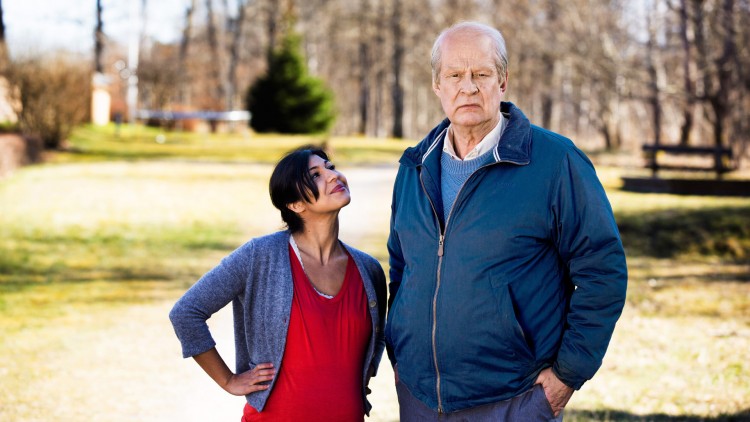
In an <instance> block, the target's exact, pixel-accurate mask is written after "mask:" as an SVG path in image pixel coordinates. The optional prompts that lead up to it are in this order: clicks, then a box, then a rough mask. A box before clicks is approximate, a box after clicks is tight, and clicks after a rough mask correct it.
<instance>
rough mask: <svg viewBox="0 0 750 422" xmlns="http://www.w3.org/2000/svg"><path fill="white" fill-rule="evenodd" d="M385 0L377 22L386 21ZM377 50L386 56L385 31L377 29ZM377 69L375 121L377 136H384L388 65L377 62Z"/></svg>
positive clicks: (379, 7)
mask: <svg viewBox="0 0 750 422" xmlns="http://www.w3.org/2000/svg"><path fill="white" fill-rule="evenodd" d="M385 19H386V12H385V0H380V4H379V5H378V19H377V22H385ZM375 50H376V53H375V54H376V55H377V56H378V57H384V56H385V35H384V33H383V31H381V30H377V31H375ZM376 66H377V69H376V71H375V104H374V106H373V107H374V110H375V113H374V114H375V115H374V119H373V120H374V122H373V126H374V127H375V136H378V137H380V136H382V135H383V134H385V130H384V125H383V107H384V105H383V90H384V89H385V69H386V66H385V64H384V63H382V61H377V62H376Z"/></svg>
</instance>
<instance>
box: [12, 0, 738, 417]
mask: <svg viewBox="0 0 750 422" xmlns="http://www.w3.org/2000/svg"><path fill="white" fill-rule="evenodd" d="M6 3H7V0H6ZM119 4H120V3H118V2H117V1H116V0H111V2H106V1H104V2H101V1H99V2H97V3H96V5H97V6H98V7H93V2H92V8H91V13H92V14H94V15H99V16H107V15H106V10H107V9H106V8H107V7H113V8H114V7H115V6H116V5H119ZM131 4H137V5H141V6H143V5H146V4H147V0H142V1H141V2H131ZM0 5H2V2H0ZM182 5H183V6H184V9H183V19H182V21H181V22H182V24H181V25H179V28H180V33H181V34H182V36H181V37H178V38H177V40H176V41H174V42H163V41H160V40H159V39H157V38H156V37H154V36H153V34H152V33H150V32H148V31H146V30H138V31H136V35H137V36H136V37H134V40H135V41H134V43H133V42H131V43H130V44H128V43H127V42H124V43H123V42H122V41H121V38H119V37H118V36H116V34H114V33H113V32H112V31H110V30H108V28H112V29H113V28H115V25H114V24H113V23H112V22H110V23H109V24H108V23H107V21H105V20H99V21H98V22H97V24H96V25H95V26H93V27H92V28H91V34H92V40H93V41H92V43H91V46H92V50H93V51H88V52H81V51H80V49H75V48H73V46H71V49H70V50H65V49H64V50H61V51H58V52H48V51H47V52H43V53H40V52H36V51H32V49H29V50H28V51H26V50H23V49H20V50H19V49H18V48H17V47H16V46H14V45H7V44H6V43H5V42H4V41H5V35H4V34H5V25H4V24H3V20H2V19H0V48H1V49H0V65H2V66H0V67H4V66H7V65H11V66H12V67H16V66H21V67H23V66H28V67H29V68H33V69H38V70H39V71H40V72H44V73H39V74H38V75H37V77H36V78H35V79H36V80H40V81H42V82H43V83H42V88H43V89H42V90H41V91H40V92H45V93H49V92H51V91H54V90H53V89H52V87H53V86H67V87H72V89H69V90H67V91H60V92H62V94H61V98H62V100H63V101H61V102H60V103H59V104H62V105H68V106H69V108H71V109H72V110H73V111H75V112H77V113H80V112H82V114H77V115H75V116H74V117H75V118H76V119H81V120H86V118H87V117H88V116H87V115H86V114H87V113H88V105H89V103H90V95H89V91H90V89H91V86H90V82H91V80H92V77H93V75H94V74H101V75H105V76H106V77H107V78H106V79H107V80H108V81H109V83H110V85H109V89H110V90H111V93H112V117H113V118H114V117H115V116H116V115H118V114H119V115H120V116H123V118H124V123H123V124H114V123H111V124H108V125H103V126H97V125H90V124H88V125H71V127H70V128H69V132H68V135H67V136H65V137H62V138H61V139H60V144H59V145H57V146H55V147H54V148H52V149H49V150H47V151H46V152H45V153H44V154H43V155H44V158H45V163H44V164H39V165H33V166H26V167H24V168H21V169H17V170H16V171H14V172H13V173H11V174H9V175H4V177H3V178H2V179H0V333H1V335H0V379H1V380H2V381H1V382H0V421H6V420H7V421H35V420H46V419H47V417H48V416H49V415H54V416H55V417H56V418H57V419H59V420H65V421H68V420H69V421H78V420H100V419H106V420H113V421H119V420H122V421H126V420H128V421H129V420H148V421H151V420H153V421H161V420H174V419H181V420H194V421H204V420H232V419H233V418H236V417H237V416H238V415H239V411H240V409H241V407H242V398H236V397H231V396H228V395H227V394H225V393H224V392H223V391H221V390H220V389H219V388H218V387H216V386H215V385H213V384H212V383H211V381H210V380H208V378H207V377H206V376H205V374H203V373H202V372H201V371H200V369H199V368H198V367H197V366H196V365H195V364H194V363H192V362H191V361H190V360H182V359H181V358H180V356H179V344H178V343H177V340H176V338H175V337H174V335H173V332H172V330H171V326H170V325H169V322H168V320H167V317H166V316H167V313H168V311H169V309H170V307H171V305H172V304H173V303H174V301H175V300H176V299H177V297H179V295H180V294H182V292H184V290H185V289H186V288H187V287H189V286H190V285H191V284H192V283H194V282H195V280H196V279H197V278H198V277H200V275H201V274H202V273H203V272H205V271H206V270H207V269H209V268H210V267H211V266H212V265H214V264H215V263H216V262H218V260H219V259H221V257H222V256H224V255H226V254H227V253H228V252H229V251H231V250H232V249H233V248H235V247H236V246H237V245H239V244H241V243H242V242H243V241H245V240H247V239H248V238H250V237H253V236H258V235H261V234H264V233H268V232H269V231H272V230H274V229H276V228H278V227H280V221H279V218H278V214H277V213H276V212H275V211H274V210H273V209H272V207H271V206H270V201H268V200H267V181H268V176H269V174H270V170H271V168H272V165H273V163H274V162H275V161H276V160H277V159H278V158H279V157H280V156H281V154H282V153H283V152H284V151H286V150H288V149H290V148H293V147H294V146H297V145H300V144H303V143H308V142H315V143H325V144H326V146H327V147H328V148H329V150H330V151H331V153H332V157H333V159H334V160H335V161H336V163H337V164H338V165H339V167H340V168H341V169H342V171H343V172H344V173H345V174H346V175H347V176H348V178H349V181H350V184H351V186H352V192H353V202H352V204H351V205H350V206H348V207H346V208H345V209H344V211H343V212H342V233H341V234H342V238H343V239H344V240H345V241H347V242H348V243H351V244H352V245H355V246H357V247H360V248H362V249H363V250H365V251H367V252H369V253H371V254H373V255H374V256H376V257H377V258H378V259H379V260H380V261H381V263H382V264H383V266H384V267H385V268H386V269H387V251H386V250H385V246H384V245H385V239H386V236H387V231H388V217H389V203H390V194H391V192H390V189H391V187H392V183H393V178H394V176H395V172H396V169H397V159H398V157H399V155H400V153H401V151H403V149H404V148H406V147H408V146H411V145H413V144H414V143H415V142H417V141H418V140H419V138H421V137H422V136H423V135H424V133H425V131H426V130H428V129H430V128H431V127H432V126H434V125H435V124H436V123H437V122H438V121H439V120H441V119H442V118H443V114H442V112H441V111H440V109H439V103H438V101H437V99H436V98H434V97H433V95H434V94H433V93H432V91H431V88H430V82H431V81H430V69H429V51H430V47H431V43H432V40H433V39H434V37H435V35H437V33H438V32H439V31H440V30H441V29H442V28H443V27H445V26H447V25H449V24H451V23H453V22H457V21H460V20H463V19H476V20H480V21H483V22H486V23H489V24H492V25H496V26H497V27H499V28H500V29H501V30H502V31H503V32H504V34H505V36H506V39H507V42H508V50H509V54H510V62H511V64H510V90H509V93H508V99H509V100H511V101H513V102H515V103H516V104H517V105H519V106H520V107H521V108H522V109H523V110H524V111H525V112H526V113H527V114H528V115H529V117H530V118H531V119H532V121H534V122H535V123H537V124H540V125H543V126H546V127H548V128H550V129H552V130H555V131H558V132H560V133H562V134H564V135H566V136H568V137H570V138H572V139H573V140H574V141H575V142H576V144H577V145H579V146H580V147H582V148H583V149H584V150H585V151H586V152H587V153H588V154H589V156H590V157H591V158H592V159H593V161H594V163H595V165H596V168H597V173H598V174H599V177H600V178H601V179H602V182H603V184H604V186H605V189H606V190H607V194H608V197H609V198H610V201H611V202H612V205H613V209H614V211H615V214H616V218H617V222H618V226H619V228H620V231H621V233H622V236H623V242H624V244H625V246H626V250H627V255H628V267H629V274H630V281H629V290H628V302H627V305H626V308H625V312H624V314H623V316H622V318H621V320H620V321H619V323H618V326H617V329H616V331H615V335H614V337H613V340H612V344H611V347H610V350H609V352H608V354H607V357H606V359H605V362H604V364H603V367H602V369H601V371H600V372H599V373H598V374H597V376H596V377H595V378H594V380H592V381H591V382H589V383H587V384H586V385H585V386H584V388H583V389H582V390H581V391H580V392H578V393H576V395H574V398H573V400H572V401H571V404H570V406H569V410H568V413H567V416H566V420H572V421H576V420H604V421H610V420H618V421H619V420H628V421H631V420H636V421H690V422H697V421H704V420H706V421H744V420H750V413H749V412H750V402H749V401H748V397H750V377H748V374H749V373H750V367H749V366H748V362H750V355H749V354H748V350H750V283H749V281H750V278H749V276H748V274H750V221H749V220H750V219H748V215H750V198H746V197H745V198H742V197H736V198H729V197H727V198H719V197H699V196H677V195H666V194H642V193H634V192H626V191H624V190H622V189H621V187H622V182H621V179H620V177H621V176H622V175H623V174H626V173H631V172H634V173H635V172H640V171H644V170H645V169H644V168H643V160H642V156H641V145H642V144H644V143H646V142H653V141H655V140H657V139H660V140H661V142H662V143H665V144H667V143H671V144H675V145H677V144H690V145H694V146H714V145H716V144H717V143H721V145H723V146H725V147H727V148H731V149H732V150H733V151H735V157H738V164H740V169H739V170H738V171H735V172H732V173H731V174H728V175H725V177H726V178H727V179H732V178H745V179H746V178H748V173H747V171H746V170H744V169H743V168H742V166H741V164H742V163H741V162H740V161H739V157H742V156H743V154H744V153H745V151H746V150H747V148H746V146H747V142H748V136H747V135H748V133H749V132H748V125H750V119H748V118H747V117H748V116H747V115H748V110H750V104H749V103H748V101H750V96H749V95H748V92H749V89H750V88H749V87H750V79H749V76H748V71H747V69H748V66H750V52H749V51H748V48H747V46H748V45H749V44H748V41H749V40H750V39H749V38H750V29H749V28H750V25H749V23H750V2H749V1H747V0H653V1H646V0H644V1H624V0H619V1H618V0H612V1H586V0H571V1H568V2H554V1H547V0H519V1H493V0H474V1H468V0H449V1H431V0H430V1H427V0H423V1H411V0H405V1H393V0H359V1H354V2H346V1H343V0H340V1H334V0H331V1H322V0H309V1H302V0H299V1H281V2H274V1H269V0H253V1H250V0H248V1H236V2H230V1H229V0H222V1H216V0H204V1H197V0H193V1H190V0H185V1H184V2H183V3H182ZM75 7H80V5H76V6H75ZM142 10H150V9H149V8H146V7H144V8H143V9H142ZM1 11H2V9H0V16H2V13H1ZM145 20H148V16H143V15H141V17H140V21H141V22H143V21H145ZM8 24H9V25H12V23H10V22H8ZM157 24H158V23H157ZM108 25H110V26H108ZM151 25H153V23H152V24H151ZM149 27H152V26H149ZM139 28H146V27H145V26H144V27H139ZM291 31H294V32H296V33H297V34H299V35H300V36H301V40H302V43H301V48H302V52H303V56H304V61H305V64H306V66H307V67H308V69H309V71H310V73H311V74H312V75H314V76H317V77H319V78H321V79H322V80H324V81H325V82H326V83H327V85H328V86H329V88H330V89H331V90H332V92H333V94H334V97H335V104H336V107H335V108H336V111H337V116H338V117H337V120H336V123H335V125H334V126H333V127H332V128H331V130H330V131H328V132H325V133H321V134H315V135H311V136H281V135H278V134H257V133H252V132H240V133H235V134H230V133H219V134H206V133H188V132H181V131H176V130H171V129H170V128H167V127H156V128H153V127H145V126H143V125H140V124H135V123H134V124H126V123H127V122H129V121H131V120H133V119H132V118H133V116H131V115H129V108H128V90H129V83H130V82H132V81H133V76H137V87H138V90H137V104H138V107H139V108H142V109H155V110H159V109H162V110H215V111H222V110H231V109H242V108H244V107H245V105H244V98H245V95H246V94H247V91H248V89H249V87H250V86H251V85H252V83H253V82H254V81H255V80H256V79H257V78H258V77H260V76H261V75H263V74H264V72H265V70H266V67H267V63H268V57H269V56H270V54H271V52H272V51H273V50H274V48H275V47H277V46H279V44H280V41H281V39H282V38H283V37H284V36H285V35H286V34H288V33H290V32H291ZM133 44H135V45H136V46H137V48H135V49H133V47H132V46H133ZM133 52H135V53H137V54H132V53H133ZM8 53H10V54H8ZM133 56H135V57H133ZM1 60H4V61H1ZM134 64H137V67H136V66H135V65H134ZM55 72H56V73H55ZM71 75H72V76H74V77H71ZM58 76H59V78H58ZM63 76H65V77H63ZM53 82H54V83H53ZM131 92H132V91H131ZM46 104H47V105H50V104H52V103H50V102H47V103H46ZM35 115H36V116H43V115H45V113H37V114H35ZM71 121H72V120H71ZM11 126H12V125H11ZM0 157H2V152H0ZM709 177H711V176H709ZM363 221H366V222H367V224H364V223H363ZM211 324H212V329H213V330H214V331H215V333H216V336H217V340H218V342H219V348H220V350H221V351H222V353H223V354H224V355H225V357H226V358H227V360H228V361H230V362H231V361H232V357H231V354H232V344H233V343H232V342H233V339H232V338H231V325H232V321H231V315H228V314H227V313H226V312H225V313H221V314H219V315H217V316H216V317H214V318H212V320H211ZM373 383H374V384H373V385H372V390H373V395H372V398H371V400H372V401H373V403H374V405H375V408H374V411H373V417H372V419H371V420H373V421H395V420H397V418H398V410H397V405H396V402H395V390H394V387H393V378H392V375H391V373H390V367H389V365H388V363H387V361H384V363H383V365H381V368H380V374H379V376H378V377H376V378H375V380H374V381H373Z"/></svg>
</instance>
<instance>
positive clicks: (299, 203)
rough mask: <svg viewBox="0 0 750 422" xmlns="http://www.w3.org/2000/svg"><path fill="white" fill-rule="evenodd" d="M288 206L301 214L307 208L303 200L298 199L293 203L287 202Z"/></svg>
mask: <svg viewBox="0 0 750 422" xmlns="http://www.w3.org/2000/svg"><path fill="white" fill-rule="evenodd" d="M286 207H287V208H289V210H291V211H292V212H293V213H296V214H301V213H302V211H304V210H305V209H307V208H306V207H305V203H304V202H303V201H297V202H292V203H291V204H286Z"/></svg>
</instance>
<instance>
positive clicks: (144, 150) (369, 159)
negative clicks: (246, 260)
mask: <svg viewBox="0 0 750 422" xmlns="http://www.w3.org/2000/svg"><path fill="white" fill-rule="evenodd" d="M305 144H313V145H325V146H326V148H327V150H328V151H330V153H331V156H332V157H331V158H332V160H335V161H337V162H341V163H347V164H381V163H390V164H392V163H395V162H396V161H397V160H398V157H399V156H400V155H401V153H402V152H403V150H404V149H405V148H406V147H408V146H410V145H411V144H412V142H411V141H401V140H393V139H372V138H363V137H328V136H325V135H273V134H271V135H269V134H255V133H251V132H249V131H244V132H240V133H219V134H205V133H193V132H183V131H169V130H164V129H160V128H155V127H147V126H142V125H122V126H120V127H119V128H118V127H117V126H115V125H108V126H94V125H87V126H82V127H79V128H77V129H76V130H75V131H74V132H73V134H72V135H71V137H70V139H69V142H68V145H67V149H66V150H65V151H62V152H56V153H54V155H53V157H52V159H51V160H52V161H53V162H58V163H61V162H68V163H69V162H90V161H111V160H149V159H175V160H200V161H216V162H256V163H258V162H260V163H275V162H277V161H278V160H279V158H281V156H282V155H283V154H284V153H285V152H287V151H289V150H292V149H294V148H296V147H298V146H300V145H305Z"/></svg>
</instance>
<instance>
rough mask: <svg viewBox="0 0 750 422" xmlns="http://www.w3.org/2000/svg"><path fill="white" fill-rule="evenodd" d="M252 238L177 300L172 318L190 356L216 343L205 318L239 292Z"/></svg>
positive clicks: (249, 263) (248, 263)
mask: <svg viewBox="0 0 750 422" xmlns="http://www.w3.org/2000/svg"><path fill="white" fill-rule="evenodd" d="M251 244H252V241H251V242H248V243H247V244H245V245H243V246H241V247H240V248H238V249H237V250H235V251H234V252H232V253H231V254H230V255H228V256H227V257H225V258H224V259H222V261H221V262H220V263H219V264H218V265H217V266H216V267H214V268H213V269H211V270H210V271H208V272H207V273H206V274H204V275H203V277H201V278H200V279H199V280H198V282H196V283H195V284H194V285H193V286H192V287H190V289H188V291H187V292H185V294H184V295H183V296H182V297H181V298H180V299H179V300H178V301H177V303H175V305H174V307H173V308H172V310H171V312H170V313H169V319H170V321H171V322H172V326H173V328H174V331H175V334H177V338H178V339H179V341H180V344H181V345H182V356H183V357H185V358H187V357H191V356H195V355H198V354H201V353H203V352H206V351H208V350H210V349H211V348H213V347H215V346H216V342H215V341H214V339H213V337H212V336H211V332H210V331H209V329H208V324H207V323H206V321H207V320H208V319H209V318H211V316H212V315H213V314H214V313H216V312H218V311H219V310H220V309H222V308H223V307H224V306H226V305H227V304H228V303H230V302H231V301H232V300H233V299H234V298H236V297H238V296H240V295H241V294H242V293H243V291H244V289H245V281H246V279H247V272H248V271H249V268H250V266H251V263H252V262H251V260H250V259H249V250H250V249H251V248H252V245H251Z"/></svg>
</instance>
